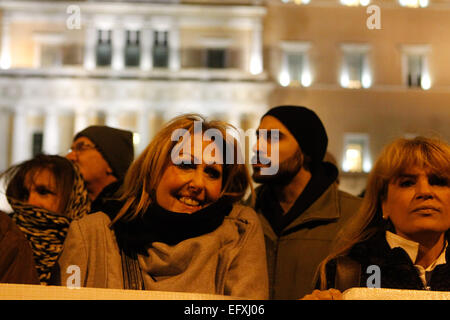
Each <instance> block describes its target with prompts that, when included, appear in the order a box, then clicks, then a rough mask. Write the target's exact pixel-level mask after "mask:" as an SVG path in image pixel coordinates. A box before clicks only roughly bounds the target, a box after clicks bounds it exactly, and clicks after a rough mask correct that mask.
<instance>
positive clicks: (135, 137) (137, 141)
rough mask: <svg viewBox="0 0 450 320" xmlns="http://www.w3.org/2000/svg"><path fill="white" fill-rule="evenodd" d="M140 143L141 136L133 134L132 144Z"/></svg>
mask: <svg viewBox="0 0 450 320" xmlns="http://www.w3.org/2000/svg"><path fill="white" fill-rule="evenodd" d="M140 142H141V135H140V134H139V133H136V132H134V133H133V144H134V145H138V144H139V143H140Z"/></svg>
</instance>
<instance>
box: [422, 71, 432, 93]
mask: <svg viewBox="0 0 450 320" xmlns="http://www.w3.org/2000/svg"><path fill="white" fill-rule="evenodd" d="M420 86H421V87H422V89H423V90H428V89H430V88H431V79H430V76H429V75H428V74H424V75H423V76H422V79H421V81H420Z"/></svg>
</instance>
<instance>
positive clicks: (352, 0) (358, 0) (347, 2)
mask: <svg viewBox="0 0 450 320" xmlns="http://www.w3.org/2000/svg"><path fill="white" fill-rule="evenodd" d="M369 3H370V0H341V4H343V5H344V6H353V7H356V6H367V5H368V4H369Z"/></svg>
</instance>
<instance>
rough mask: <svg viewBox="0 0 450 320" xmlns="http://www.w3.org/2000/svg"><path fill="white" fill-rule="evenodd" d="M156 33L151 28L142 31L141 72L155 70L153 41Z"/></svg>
mask: <svg viewBox="0 0 450 320" xmlns="http://www.w3.org/2000/svg"><path fill="white" fill-rule="evenodd" d="M153 38H154V32H153V30H152V29H150V28H144V29H142V34H141V66H140V67H141V70H150V69H152V68H153V50H152V49H153V41H154V39H153Z"/></svg>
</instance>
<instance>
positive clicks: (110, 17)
mask: <svg viewBox="0 0 450 320" xmlns="http://www.w3.org/2000/svg"><path fill="white" fill-rule="evenodd" d="M38 2H39V3H38ZM1 8H2V51H1V63H2V71H1V74H0V92H1V95H2V100H1V102H0V122H1V125H0V127H1V131H2V133H1V135H0V136H1V138H0V169H5V168H6V167H7V166H9V165H10V164H12V163H17V162H20V161H22V160H25V159H28V158H30V157H31V156H32V155H33V154H35V153H37V152H45V153H59V154H63V153H64V152H65V151H66V150H67V149H68V148H69V146H70V143H71V140H72V137H73V135H74V133H76V132H78V131H79V130H81V129H83V128H84V127H86V126H88V125H90V124H106V125H110V126H113V127H121V128H126V129H129V130H131V131H133V132H134V133H135V146H136V151H137V152H139V151H141V150H142V149H143V148H144V147H145V146H146V145H147V144H148V142H149V140H150V139H151V137H152V136H153V134H154V133H155V132H156V131H157V130H158V129H159V127H160V126H161V124H162V123H163V122H164V121H166V120H168V119H170V118H172V117H173V116H176V115H179V114H181V113H186V112H196V113H200V114H202V115H205V116H207V117H216V118H220V119H223V120H227V121H229V122H230V123H232V124H234V125H235V126H237V127H239V128H250V127H254V126H255V125H256V123H255V121H257V120H258V119H259V116H260V115H261V113H262V112H264V111H265V110H266V109H267V107H268V95H269V93H270V92H271V90H272V87H273V84H272V83H270V82H269V81H268V80H267V75H266V73H265V72H264V70H263V60H262V58H263V57H262V50H263V44H262V24H263V18H264V15H265V13H266V9H265V8H264V7H262V6H245V5H240V6H228V7H223V6H219V7H215V6H207V5H184V4H180V3H176V2H170V3H168V4H163V3H152V2H146V3H129V2H127V1H122V2H110V3H106V2H101V1H94V2H78V3H76V4H74V3H73V2H71V3H69V2H63V1H48V2H40V1H23V2H22V1H10V2H8V1H6V2H3V3H2V4H1Z"/></svg>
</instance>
